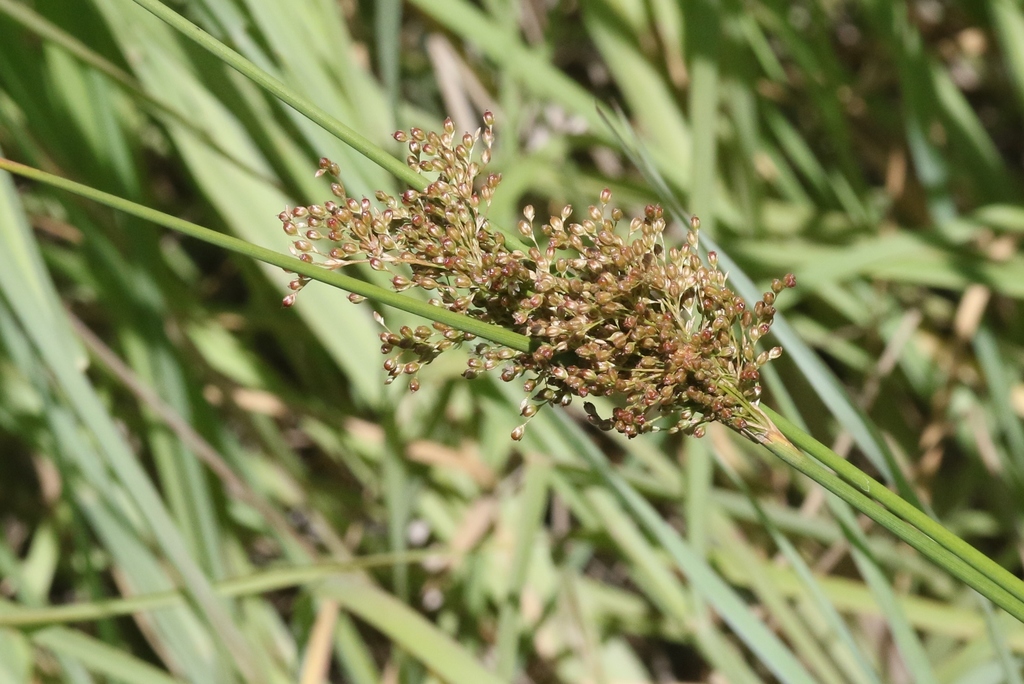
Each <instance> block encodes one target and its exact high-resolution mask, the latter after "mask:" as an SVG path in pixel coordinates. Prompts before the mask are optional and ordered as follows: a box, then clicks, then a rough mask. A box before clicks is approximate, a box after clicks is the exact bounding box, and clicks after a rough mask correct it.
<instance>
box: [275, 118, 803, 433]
mask: <svg viewBox="0 0 1024 684" xmlns="http://www.w3.org/2000/svg"><path fill="white" fill-rule="evenodd" d="M492 127H493V115H491V114H490V113H489V112H488V113H487V114H485V116H484V127H483V129H482V130H481V129H478V130H477V131H476V132H475V133H466V134H465V135H463V136H461V137H459V138H457V137H456V136H455V132H454V125H453V124H452V123H451V121H450V120H448V121H445V124H444V128H443V131H442V132H441V133H435V132H425V131H423V130H420V129H416V128H414V129H412V130H410V131H409V132H408V133H406V132H401V131H400V132H398V133H396V134H395V140H397V141H399V142H403V143H406V144H407V146H408V150H409V154H408V157H407V162H408V165H409V166H410V167H411V168H413V169H414V170H416V171H429V172H431V173H433V174H436V179H435V180H434V181H433V182H431V183H430V185H429V186H428V187H427V188H426V189H425V190H424V191H422V192H421V191H416V190H411V189H410V190H406V191H405V192H404V193H402V195H401V197H399V198H395V197H392V196H390V195H388V194H386V193H383V192H378V193H377V194H376V199H377V201H378V202H379V203H380V204H381V205H382V206H383V207H384V208H383V209H378V208H377V206H376V205H374V204H373V203H372V202H370V200H369V199H367V198H363V199H362V200H357V199H355V198H350V197H345V196H344V189H343V188H341V186H340V184H338V183H335V184H334V186H332V190H333V191H334V194H335V195H336V196H337V197H339V198H340V199H339V200H338V201H337V202H334V201H331V202H326V203H324V204H323V205H322V206H321V205H314V206H311V207H296V208H295V209H291V210H286V211H284V212H282V213H281V214H280V215H279V219H280V220H281V222H282V224H283V228H284V231H285V233H286V234H287V235H289V236H299V235H301V237H299V239H294V240H293V242H292V247H291V249H292V252H293V254H296V255H297V256H299V258H302V259H304V260H307V261H313V262H315V263H320V264H321V265H322V266H324V267H325V268H331V269H337V268H343V267H345V266H347V265H350V264H356V263H363V264H368V265H369V266H370V268H372V269H374V270H377V271H385V272H387V273H389V274H390V275H391V284H392V286H393V287H394V289H395V290H397V291H403V290H407V289H410V288H414V287H415V288H420V289H423V290H427V291H429V292H430V293H431V296H432V297H433V298H432V299H431V303H433V304H435V305H437V306H441V307H444V308H445V309H447V310H449V311H453V312H457V313H461V314H466V315H469V316H472V317H473V318H476V319H479V320H481V321H484V322H487V323H491V324H494V325H498V326H502V327H504V328H507V329H509V330H513V331H515V332H518V333H520V334H522V335H526V336H528V337H531V338H533V339H534V341H535V344H534V347H533V349H532V350H531V351H530V352H519V351H516V350H513V349H509V348H506V347H502V346H500V345H492V344H477V345H472V346H471V348H470V354H471V357H470V359H469V362H468V367H467V369H466V371H465V372H464V374H463V375H464V376H465V377H467V378H475V377H477V376H478V375H479V374H480V373H482V372H486V371H489V370H492V369H494V368H497V367H499V366H501V369H502V370H501V379H502V380H504V381H506V382H511V381H513V380H516V379H517V378H520V377H521V376H526V380H525V382H524V384H523V387H524V390H525V392H526V394H527V398H526V399H525V400H524V402H523V405H522V406H521V407H520V414H521V415H522V416H523V417H524V418H526V419H527V421H529V420H530V419H531V418H532V417H533V416H534V415H535V414H536V413H537V410H538V409H539V408H541V407H543V406H544V405H546V404H551V405H558V406H568V405H569V404H570V403H571V402H572V400H573V398H574V397H581V398H582V397H608V398H609V399H610V400H611V402H612V404H613V405H614V407H615V408H614V409H613V410H612V412H611V415H610V416H601V415H599V413H598V410H597V409H596V408H595V407H594V405H593V404H592V403H590V402H589V401H588V402H586V403H585V404H584V409H585V411H586V413H587V416H588V417H589V419H590V421H591V422H592V423H593V424H594V425H596V426H597V427H599V428H601V429H603V430H616V431H618V432H621V433H623V434H624V435H626V436H627V437H635V436H637V435H639V434H643V433H647V432H653V431H657V430H666V429H667V430H668V431H669V432H672V433H674V432H683V433H685V434H691V435H700V434H703V431H704V425H705V424H706V423H708V422H711V421H719V422H722V423H724V424H726V425H728V426H730V427H732V428H734V429H736V430H739V431H744V432H747V433H750V431H751V430H753V428H752V427H751V425H757V424H759V421H758V420H757V416H756V415H755V412H754V410H753V409H752V405H756V402H757V401H758V399H759V397H760V394H761V386H760V383H759V368H760V367H761V366H762V365H764V364H765V363H767V362H768V361H769V360H771V359H774V358H778V356H779V355H780V354H781V353H782V350H781V348H779V347H774V348H772V349H771V350H769V351H767V352H764V351H758V350H757V349H756V346H757V344H756V343H757V341H758V340H759V339H760V338H761V337H763V336H764V335H766V334H767V333H768V332H769V330H770V328H771V324H772V321H773V320H774V316H775V313H776V310H775V306H774V304H775V300H776V297H777V295H778V294H780V293H781V292H782V291H783V290H785V289H786V288H790V287H794V286H795V285H796V280H795V278H793V276H792V275H786V276H785V277H784V278H782V279H776V280H773V281H772V283H771V290H770V291H769V292H766V293H765V294H764V296H763V297H762V298H761V300H759V301H757V302H756V303H755V304H754V306H753V307H748V306H747V305H746V303H745V302H744V301H743V300H742V299H740V298H739V297H738V296H737V295H736V294H735V293H733V292H732V290H730V289H729V288H728V286H727V285H726V275H725V274H724V273H723V272H721V271H720V270H719V268H718V255H717V254H715V253H714V252H711V253H709V255H708V259H707V263H705V262H704V261H702V259H701V258H700V254H699V250H698V246H699V229H700V220H699V219H698V218H697V217H693V218H692V219H691V221H690V225H689V230H688V231H687V236H686V240H685V242H684V243H683V244H682V245H679V246H672V247H668V246H667V245H666V240H665V236H664V234H665V230H666V228H667V222H666V219H665V216H664V212H663V210H662V208H661V207H660V206H658V205H653V204H652V205H648V206H647V207H646V208H645V210H644V212H643V214H642V215H641V216H637V217H635V218H633V219H632V220H630V221H629V223H628V226H627V227H626V229H625V230H623V229H621V228H620V226H619V224H620V223H621V222H622V220H623V213H622V211H621V210H619V209H618V208H615V207H612V206H611V205H610V203H611V199H612V197H611V192H610V191H609V190H604V191H602V192H601V193H600V196H599V199H598V202H597V204H596V205H594V206H590V207H588V208H587V210H586V211H580V212H574V209H573V207H572V206H565V207H563V208H562V209H561V210H559V211H558V212H557V213H556V214H555V215H553V216H550V217H549V218H548V220H547V221H546V222H544V223H543V225H540V226H539V227H538V226H537V225H536V224H537V223H538V221H539V219H538V218H537V215H536V212H535V210H534V208H533V207H531V206H527V207H526V208H525V209H524V210H523V219H522V220H521V221H519V223H518V226H517V228H518V231H517V232H518V235H519V236H521V238H522V239H525V240H526V242H527V246H526V247H525V248H516V247H514V246H511V245H510V244H509V242H510V241H511V240H512V239H513V238H508V239H506V236H505V235H504V234H503V233H501V232H499V231H497V230H496V229H494V227H492V226H491V224H490V222H489V221H488V219H487V216H486V212H487V208H488V207H489V205H490V202H491V200H492V198H493V197H494V193H495V192H496V190H497V188H498V186H499V185H500V183H501V175H500V174H489V175H486V176H484V175H483V170H484V168H485V167H486V164H487V161H488V160H489V159H490V156H491V146H492V143H493V140H494V134H493V130H492ZM480 148H482V149H480ZM478 158H479V160H480V161H477V159H478ZM338 172H339V169H338V166H337V164H334V163H333V162H331V161H330V160H328V159H322V160H321V161H320V170H319V171H318V175H323V174H327V175H330V176H337V175H338ZM574 216H578V217H579V219H580V220H579V222H577V221H575V220H573V217H574ZM325 241H326V242H329V243H330V245H329V246H328V247H327V248H325V249H324V250H321V248H320V247H319V245H320V244H321V243H324V242H325ZM308 282H309V279H308V278H296V279H294V280H292V282H291V283H290V284H289V287H290V289H292V290H293V292H292V293H291V294H289V295H288V296H287V297H286V298H285V306H290V305H291V304H292V303H293V302H294V301H295V295H296V293H297V292H298V291H299V290H301V289H302V287H303V286H305V284H306V283H308ZM350 299H353V301H356V300H361V299H362V298H361V297H358V296H354V295H350ZM380 322H381V323H382V324H383V319H380ZM385 330H386V332H385V333H382V334H381V341H382V343H383V344H382V348H381V350H382V352H383V353H384V354H385V355H387V356H388V358H387V360H386V361H385V362H384V370H385V371H386V372H387V377H386V379H385V382H386V383H390V382H392V381H394V379H395V378H396V377H398V376H399V375H406V376H408V377H409V378H410V380H409V387H410V389H411V390H413V391H415V389H417V388H418V387H419V380H418V377H417V376H418V373H419V370H420V369H421V367H422V366H424V365H426V364H428V363H430V362H431V361H433V360H434V359H435V358H437V357H438V356H439V355H440V354H442V353H443V352H445V351H447V350H449V349H453V348H455V347H460V346H462V345H463V343H465V342H469V341H471V340H473V338H474V336H473V335H470V334H468V333H464V332H461V331H459V330H456V329H454V328H451V327H449V326H447V325H444V324H441V323H434V324H433V326H432V327H427V326H420V327H418V328H416V329H415V330H412V329H410V328H408V327H403V328H402V329H401V330H399V331H398V333H395V332H392V331H390V330H387V328H385ZM524 430H525V423H524V424H523V425H520V426H519V427H517V428H516V429H515V430H514V431H513V435H512V438H513V439H516V440H518V439H521V438H522V436H523V432H524Z"/></svg>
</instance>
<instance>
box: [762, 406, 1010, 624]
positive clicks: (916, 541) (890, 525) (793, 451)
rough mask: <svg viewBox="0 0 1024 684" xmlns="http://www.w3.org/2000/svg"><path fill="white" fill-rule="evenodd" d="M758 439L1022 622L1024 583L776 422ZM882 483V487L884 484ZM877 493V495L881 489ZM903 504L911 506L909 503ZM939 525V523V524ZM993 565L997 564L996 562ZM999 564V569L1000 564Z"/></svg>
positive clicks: (791, 464)
mask: <svg viewBox="0 0 1024 684" xmlns="http://www.w3.org/2000/svg"><path fill="white" fill-rule="evenodd" d="M774 416H775V414H774V413H773V416H772V417H773V418H774ZM794 429H796V428H794ZM756 439H757V441H758V442H760V443H761V444H762V445H763V446H764V447H765V448H767V449H768V450H769V451H771V452H772V453H773V454H774V455H776V456H778V457H779V458H780V459H782V460H783V461H784V462H785V463H787V464H788V465H790V466H792V467H793V468H795V469H796V470H799V471H800V472H801V473H803V474H804V475H806V476H807V477H809V478H811V479H812V480H814V481H815V482H817V483H818V484H820V485H821V486H823V487H824V488H825V489H827V490H828V491H830V492H832V493H833V494H835V495H836V496H838V497H839V498H841V499H842V500H843V501H845V502H846V503H848V504H850V505H851V506H853V507H854V508H856V509H857V510H858V511H860V512H861V513H863V514H864V515H866V516H868V517H869V518H871V519H872V520H874V521H875V522H876V523H878V524H879V525H881V526H882V527H884V528H885V529H887V530H889V531H890V532H892V533H893V534H894V535H896V536H897V537H899V538H900V539H902V540H903V541H905V542H906V543H907V544H909V545H910V546H912V547H913V548H915V549H917V550H918V551H919V552H920V553H921V554H923V555H924V556H925V557H926V558H928V559H930V560H931V561H932V562H933V563H935V564H936V565H938V566H939V567H941V568H942V569H944V570H945V571H946V572H948V573H949V574H951V575H953V576H954V577H956V578H957V579H959V580H961V581H962V582H964V583H965V584H967V585H968V586H969V587H971V588H973V589H974V590H975V591H977V592H978V593H979V594H981V595H982V596H984V597H985V598H987V599H989V600H990V601H992V602H993V603H995V604H996V605H997V606H999V607H1000V608H1002V609H1003V610H1005V611H1006V612H1008V613H1009V614H1010V615H1013V616H1014V617H1015V618H1017V619H1018V620H1020V621H1021V622H1024V600H1022V596H1024V594H1022V592H1021V589H1022V588H1024V584H1022V583H1021V582H1019V581H1017V586H1015V587H1010V588H1005V587H1004V586H1002V585H1001V584H1000V583H997V582H996V581H995V577H994V576H995V575H996V574H997V573H994V572H990V571H989V569H987V568H986V569H979V568H977V567H975V566H974V564H971V563H968V562H967V560H965V558H964V557H962V556H961V555H960V553H959V552H954V551H951V550H950V549H948V548H947V547H946V546H945V545H943V544H940V543H938V542H937V541H936V540H935V539H933V538H931V537H930V536H928V535H927V534H925V533H924V532H922V531H921V530H919V529H918V528H917V527H914V526H913V525H911V524H910V523H909V522H907V521H906V520H903V519H901V518H899V517H898V516H897V515H895V514H894V513H893V512H891V511H890V510H888V509H887V508H885V507H884V506H882V505H881V504H879V503H878V502H877V501H874V500H873V499H871V498H869V497H868V496H867V495H866V494H865V493H863V492H862V491H860V490H859V489H857V488H856V487H854V486H853V485H851V484H849V483H848V482H847V481H846V480H844V479H842V478H841V477H839V476H838V475H836V474H834V473H832V472H829V471H828V470H826V469H825V468H823V467H822V466H821V465H819V464H818V463H816V462H815V461H813V460H812V459H811V458H809V457H808V456H807V455H806V454H804V453H803V452H802V451H800V450H799V449H798V448H797V447H796V446H795V445H794V444H793V443H792V442H790V441H789V440H788V439H787V438H786V435H784V434H783V433H782V432H781V431H780V430H779V428H777V427H776V426H775V425H774V424H771V425H769V426H768V431H767V433H766V434H763V435H759V436H758V437H757V438H756ZM851 467H852V466H851ZM857 472H859V471H857ZM866 477H867V476H866V475H864V474H863V473H860V480H863V479H864V478H866ZM858 484H859V483H858ZM876 484H877V483H876ZM878 486H879V487H880V486H881V485H878ZM873 493H875V494H877V492H873ZM893 496H895V495H893ZM896 498H899V497H896ZM901 501H902V500H901ZM903 503H904V504H905V505H908V506H909V504H907V503H906V502H903ZM915 510H916V509H915ZM936 526H938V525H937V524H936ZM938 527H939V529H942V528H941V526H938ZM942 532H943V533H944V534H943V536H945V537H952V538H953V539H957V537H956V536H955V535H953V534H952V533H950V532H949V531H947V530H944V529H942ZM960 543H961V544H963V545H964V546H967V548H968V549H970V551H971V553H972V554H973V555H980V554H979V553H978V551H976V550H974V549H972V548H971V547H970V546H969V545H967V544H966V542H963V541H961V542H960ZM986 560H987V559H986ZM989 562H991V561H989ZM992 564H993V565H995V564H994V563H992ZM996 567H997V568H998V567H999V566H996ZM1004 572H1005V570H1004Z"/></svg>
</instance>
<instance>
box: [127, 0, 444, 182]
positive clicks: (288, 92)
mask: <svg viewBox="0 0 1024 684" xmlns="http://www.w3.org/2000/svg"><path fill="white" fill-rule="evenodd" d="M135 3H136V4H137V5H140V6H142V7H143V8H145V9H146V10H148V11H150V12H152V13H153V14H155V15H156V16H157V17H159V18H160V19H161V20H163V21H165V22H167V23H168V24H169V25H170V26H171V27H172V28H174V29H175V30H177V31H180V32H181V33H182V34H183V35H184V36H185V37H187V38H189V39H190V40H192V41H194V42H195V43H196V44H198V45H199V46H200V47H202V48H203V49H204V50H207V51H209V52H210V53H211V54H213V55H214V56H215V57H217V58H218V59H220V60H221V61H223V62H224V63H225V64H227V65H228V66H230V67H231V68H232V69H234V70H235V71H237V72H238V73H240V74H242V75H243V76H245V77H246V78H248V79H249V80H250V81H252V82H253V83H255V84H256V85H258V86H259V87H260V88H263V89H264V90H266V91H267V92H268V93H271V94H272V95H273V96H274V97H276V98H277V99H279V100H281V101H282V102H284V103H285V104H287V105H289V106H290V107H292V108H293V109H294V110H295V111H297V112H299V113H300V114H302V115H303V116H304V117H306V118H307V119H309V120H310V121H312V122H313V123H315V124H317V125H318V126H320V127H321V128H323V129H324V130H325V131H327V132H328V133H330V134H331V135H333V136H334V137H336V138H338V139H339V140H341V141H343V142H344V143H345V144H347V145H348V146H349V147H351V148H352V149H354V150H356V151H357V152H359V153H360V154H362V155H363V156H364V157H366V158H367V159H369V160H370V161H372V162H374V163H375V164H377V165H378V166H380V167H381V168H382V169H384V170H385V171H387V172H388V173H390V174H391V175H393V176H394V177H395V178H397V179H399V180H400V181H402V182H403V183H405V184H406V185H408V186H409V187H411V188H416V189H417V190H423V189H424V188H426V186H427V180H426V179H425V178H423V176H421V175H420V174H418V173H416V172H415V171H413V170H412V169H411V168H409V167H408V166H406V165H405V163H404V162H401V161H399V160H398V159H396V158H394V157H393V156H391V155H390V154H388V153H387V152H386V151H384V150H383V149H381V148H380V147H378V146H377V145H375V144H373V142H371V141H370V140H369V139H368V138H365V137H363V136H362V135H360V134H359V132H357V131H356V130H354V129H352V128H350V127H348V126H346V125H345V124H343V123H342V122H341V121H339V120H338V119H336V118H334V117H333V116H331V115H330V114H328V113H327V111H325V110H324V109H322V108H321V107H319V106H318V105H316V104H315V103H314V102H313V101H312V100H309V99H307V98H305V97H303V96H302V95H300V94H299V93H297V92H296V91H294V90H292V89H291V88H289V87H288V86H286V85H285V84H284V83H282V82H281V81H279V80H277V79H276V78H274V77H273V76H271V75H270V74H268V73H267V72H265V71H263V70H262V69H260V68H259V67H258V66H256V65H255V64H253V63H252V62H250V61H249V60H248V59H246V58H245V57H243V56H242V55H240V54H238V53H237V52H235V51H234V50H232V49H231V48H229V47H228V46H227V45H225V44H224V43H222V42H220V41H219V40H217V39H216V38H214V37H213V36H211V35H210V34H209V33H207V32H206V31H204V30H203V29H201V28H199V27H198V26H196V25H195V24H193V23H192V22H190V21H189V20H188V19H185V18H184V17H183V16H181V15H180V14H178V13H177V12H175V11H174V10H172V9H171V8H170V7H168V6H167V5H164V4H163V3H161V2H159V0H135Z"/></svg>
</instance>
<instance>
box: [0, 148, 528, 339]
mask: <svg viewBox="0 0 1024 684" xmlns="http://www.w3.org/2000/svg"><path fill="white" fill-rule="evenodd" d="M0 169H3V170H5V171H9V172H11V173H14V174H17V175H19V176H24V177H25V178H30V179H32V180H35V181H39V182H41V183H46V184H47V185H52V186H53V187H56V188H60V189H62V190H67V191H68V192H72V193H74V194H76V195H79V196H81V197H85V198H87V199H90V200H93V201H95V202H99V203H100V204H104V205H106V206H108V207H111V208H112V209H117V210H119V211H123V212H125V213H126V214H131V215H132V216H137V217H139V218H141V219H143V220H144V221H149V222H151V223H155V224H157V225H159V226H164V227H165V228H170V229H171V230H174V231H177V232H179V233H183V234H185V235H188V236H190V237H194V238H197V239H199V240H202V241H203V242H207V243H209V244H211V245H216V246H217V247H221V248H223V249H226V250H229V251H231V252H235V253H236V254H241V255H243V256H247V257H250V258H253V259H257V260H259V261H262V262H264V263H267V264H270V265H272V266H279V267H280V268H283V269H285V270H287V271H293V272H295V273H298V274H299V275H303V276H306V277H307V278H311V279H312V280H318V281H320V282H322V283H327V284H328V285H333V286H334V287H338V288H341V289H343V290H346V291H348V292H354V293H355V294H358V295H362V296H364V297H368V298H370V299H373V300H375V301H377V302H380V303H381V304H386V305H388V306H393V307H395V308H396V309H401V310H403V311H408V312H409V313H412V314H416V315H418V316H423V317H424V318H428V319H430V320H433V321H437V322H439V323H444V324H445V325H450V326H451V327H453V328H457V329H459V330H462V331H464V332H468V333H472V334H473V335H476V336H477V337H482V338H484V339H487V340H490V341H492V342H494V343H496V344H500V345H503V346H505V347H509V348H511V349H515V350H516V351H521V352H528V351H530V350H531V341H530V338H528V337H526V336H525V335H520V334H519V333H515V332H512V331H511V330H506V329H505V328H502V327H500V326H497V325H492V324H490V323H484V322H483V321H478V320H476V319H475V318H470V317H469V316H466V315H464V314H458V313H454V312H452V311H448V310H447V309H443V308H441V307H439V306H433V305H431V304H428V303H426V302H422V301H419V300H416V299H413V298H411V297H407V296H405V295H401V294H399V293H397V292H392V291H391V290H386V289H384V288H383V287H379V286H377V285H373V284H370V283H367V282H366V281H364V280H359V279H358V278H353V277H352V276H347V275H344V274H342V273H338V272H336V271H331V270H328V269H326V268H323V267H322V266H317V265H314V264H307V263H306V262H304V261H300V260H299V259H296V258H295V257H291V256H288V255H286V254H282V253H280V252H275V251H274V250H272V249H267V248H266V247H260V246H258V245H253V244H250V243H248V242H246V241H244V240H239V239H238V238H236V237H232V236H230V235H225V234H224V233H218V232H216V231H214V230H210V229H209V228H204V227H203V226H200V225H197V224H195V223H191V222H189V221H185V220H184V219H180V218H177V217H175V216H170V215H168V214H164V213H163V212H160V211H157V210H156V209H150V208H149V207H145V206H143V205H141V204H136V203H135V202H131V201H129V200H126V199H124V198H123V197H118V196H116V195H111V194H110V193H107V192H103V191H102V190H96V189H95V188H90V187H89V186H87V185H82V184H81V183H76V182H74V181H71V180H68V179H66V178H61V177H60V176H55V175H53V174H51V173H46V172H45V171H40V170H39V169H34V168H32V167H31V166H25V165H24V164H19V163H17V162H13V161H11V160H9V159H4V158H2V157H0Z"/></svg>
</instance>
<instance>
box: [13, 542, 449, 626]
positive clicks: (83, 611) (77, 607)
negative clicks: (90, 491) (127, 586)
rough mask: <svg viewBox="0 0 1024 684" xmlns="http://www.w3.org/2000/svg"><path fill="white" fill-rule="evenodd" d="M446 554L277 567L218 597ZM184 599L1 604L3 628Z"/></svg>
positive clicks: (224, 588) (227, 585)
mask: <svg viewBox="0 0 1024 684" xmlns="http://www.w3.org/2000/svg"><path fill="white" fill-rule="evenodd" d="M439 555H440V556H443V555H445V552H443V551H431V550H429V549H423V550H419V551H403V552H402V553H380V554H375V555H371V556H362V557H361V558H355V559H352V560H347V561H338V562H323V563H315V564H313V565H304V566H301V567H291V568H274V569H270V570H266V571H263V572H259V573H256V574H253V575H248V576H245V577H235V578H233V579H229V580H223V581H220V582H215V583H214V584H213V589H214V591H215V592H216V593H217V594H218V595H219V596H224V597H235V596H253V595H255V594H265V593H267V592H270V591H278V590H280V589H285V588H287V587H295V586H300V585H304V584H309V583H311V582H315V581H317V580H322V579H327V578H329V577H337V576H338V575H340V574H345V573H350V572H356V571H359V570H367V569H370V568H377V567H389V566H404V565H408V564H409V563H419V562H422V561H424V560H427V559H428V558H433V557H437V556H439ZM184 600H185V598H184V596H183V594H182V593H181V592H180V591H160V592H155V593H152V594H140V595H138V596H132V597H129V598H123V599H110V600H108V601H89V602H87V603H72V604H68V605H63V606H46V607H41V608H14V607H10V606H9V605H8V606H4V605H0V627H21V628H28V627H42V626H44V625H54V624H68V623H71V622H93V621H95V620H103V619H106V618H111V617H118V616H121V615H132V614H134V613H141V612H143V611H148V610H156V609H158V608H166V607H167V606H173V605H177V604H180V603H182V602H183V601H184Z"/></svg>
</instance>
